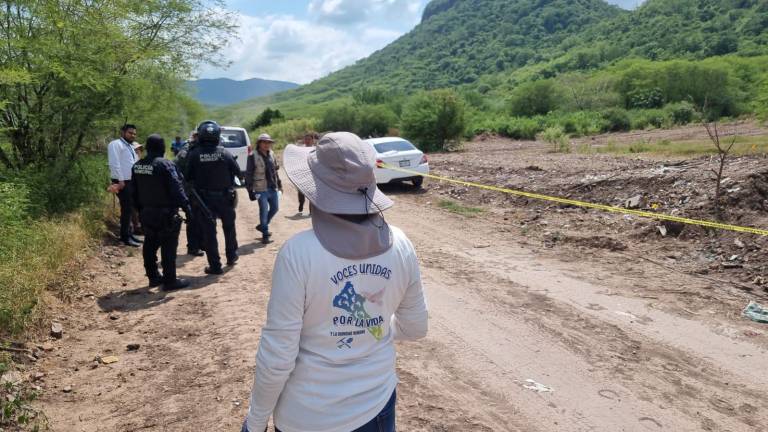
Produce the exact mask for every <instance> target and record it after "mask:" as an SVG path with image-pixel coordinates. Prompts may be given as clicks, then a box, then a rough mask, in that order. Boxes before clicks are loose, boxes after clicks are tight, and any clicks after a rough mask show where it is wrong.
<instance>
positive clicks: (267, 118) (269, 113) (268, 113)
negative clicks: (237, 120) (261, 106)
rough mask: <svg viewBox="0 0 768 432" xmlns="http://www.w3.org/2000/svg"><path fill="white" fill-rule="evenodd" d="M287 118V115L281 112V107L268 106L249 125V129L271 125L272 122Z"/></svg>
mask: <svg viewBox="0 0 768 432" xmlns="http://www.w3.org/2000/svg"><path fill="white" fill-rule="evenodd" d="M280 120H285V116H284V115H283V113H281V112H280V110H279V109H275V110H273V109H272V108H269V107H267V109H265V110H264V111H262V112H261V114H259V115H258V116H257V117H256V119H254V120H253V121H252V122H251V123H250V124H249V125H248V126H247V127H246V129H248V130H249V131H254V130H256V129H259V128H262V127H265V126H269V125H271V124H272V122H275V121H280Z"/></svg>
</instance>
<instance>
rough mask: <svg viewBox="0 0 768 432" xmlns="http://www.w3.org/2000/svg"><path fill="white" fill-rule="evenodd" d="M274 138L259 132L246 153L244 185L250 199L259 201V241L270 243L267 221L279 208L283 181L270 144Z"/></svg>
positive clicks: (270, 234)
mask: <svg viewBox="0 0 768 432" xmlns="http://www.w3.org/2000/svg"><path fill="white" fill-rule="evenodd" d="M274 142H275V140H273V139H272V137H270V136H269V135H268V134H265V133H263V134H261V135H259V138H258V139H257V140H256V149H255V150H254V151H253V152H252V153H251V154H250V155H248V161H247V163H246V173H245V187H246V189H247V190H248V196H249V197H250V199H251V201H258V202H259V225H258V226H257V227H256V229H257V230H258V231H260V232H261V235H262V237H261V242H262V243H265V244H266V243H270V242H271V240H270V238H271V237H272V233H271V232H270V231H269V223H270V222H271V221H272V218H274V217H275V215H276V214H277V211H278V209H279V203H280V195H279V192H282V191H283V183H282V182H281V181H280V174H279V170H280V165H279V164H278V163H277V158H276V157H275V153H274V152H273V151H272V144H274Z"/></svg>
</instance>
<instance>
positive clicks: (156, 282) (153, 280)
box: [149, 274, 163, 288]
mask: <svg viewBox="0 0 768 432" xmlns="http://www.w3.org/2000/svg"><path fill="white" fill-rule="evenodd" d="M162 284H163V277H162V276H160V275H159V274H158V275H155V276H150V277H149V287H150V288H154V287H159V286H160V285H162Z"/></svg>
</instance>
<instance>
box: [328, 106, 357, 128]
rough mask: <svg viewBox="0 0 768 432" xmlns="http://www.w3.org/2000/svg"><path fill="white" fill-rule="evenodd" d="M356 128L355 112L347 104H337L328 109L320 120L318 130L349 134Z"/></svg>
mask: <svg viewBox="0 0 768 432" xmlns="http://www.w3.org/2000/svg"><path fill="white" fill-rule="evenodd" d="M356 127H357V110H356V109H355V108H354V107H353V106H352V105H349V104H339V105H336V106H332V107H330V108H328V109H327V110H325V113H323V117H322V118H321V119H320V129H321V130H323V131H326V132H340V131H347V132H351V131H354V130H355V129H356Z"/></svg>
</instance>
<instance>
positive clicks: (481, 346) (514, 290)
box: [391, 196, 768, 431]
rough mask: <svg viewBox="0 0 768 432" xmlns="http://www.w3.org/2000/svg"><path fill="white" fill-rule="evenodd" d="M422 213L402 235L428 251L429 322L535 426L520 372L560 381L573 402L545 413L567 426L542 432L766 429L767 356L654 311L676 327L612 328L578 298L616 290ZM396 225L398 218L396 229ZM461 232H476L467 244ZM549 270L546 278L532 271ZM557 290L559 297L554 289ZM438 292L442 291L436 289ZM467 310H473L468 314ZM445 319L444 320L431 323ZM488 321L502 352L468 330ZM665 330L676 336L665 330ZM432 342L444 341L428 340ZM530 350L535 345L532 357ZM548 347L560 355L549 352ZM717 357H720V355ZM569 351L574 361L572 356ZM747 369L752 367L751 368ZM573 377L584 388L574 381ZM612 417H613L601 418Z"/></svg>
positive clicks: (537, 404) (645, 321)
mask: <svg viewBox="0 0 768 432" xmlns="http://www.w3.org/2000/svg"><path fill="white" fill-rule="evenodd" d="M400 198H402V199H401V200H400V202H399V204H402V202H403V201H405V202H406V203H409V204H416V203H415V202H414V200H416V201H417V200H418V199H419V198H418V197H416V196H402V197H400ZM394 214H395V215H397V213H396V212H395V213H394ZM419 214H420V216H421V217H420V218H419V219H417V220H414V219H413V218H409V219H408V220H407V223H408V224H409V225H410V226H409V228H410V229H406V231H407V232H408V233H409V235H411V238H412V240H413V241H414V243H415V244H416V246H417V250H418V251H419V252H420V253H421V259H422V260H423V262H424V267H426V270H425V275H426V276H427V278H428V279H430V278H432V279H434V280H431V281H430V282H431V284H430V285H428V286H429V287H430V288H431V289H432V291H430V294H431V295H430V299H431V305H432V306H433V307H432V308H431V310H432V313H433V322H434V321H439V322H444V321H446V320H448V321H449V322H450V320H451V319H454V321H453V322H452V325H451V327H452V330H453V332H454V333H456V334H458V337H459V338H460V339H461V340H463V342H464V346H463V347H459V348H457V349H461V350H464V351H470V352H469V353H468V354H467V357H469V358H471V359H472V360H465V365H464V370H466V371H467V372H468V373H472V372H475V373H479V374H481V375H483V374H484V375H485V376H484V377H483V378H481V379H480V380H479V381H481V382H485V383H488V384H491V385H497V386H499V388H500V391H503V390H504V389H508V390H510V391H512V394H514V397H512V398H511V400H510V403H512V404H513V405H515V406H517V407H519V408H520V409H521V410H522V411H524V412H526V411H527V414H528V416H529V420H528V423H529V424H534V422H535V421H536V420H537V419H540V418H541V413H542V412H543V411H542V410H546V408H547V406H546V405H545V404H543V401H538V400H536V401H531V400H530V399H531V398H530V397H528V396H526V395H525V394H521V392H523V391H524V390H521V389H520V385H519V383H520V381H521V380H523V379H525V375H524V374H523V373H524V371H526V369H528V367H529V366H530V365H532V364H535V365H536V366H537V367H538V368H539V369H540V370H543V371H544V370H548V371H550V379H552V380H554V382H557V381H560V383H561V384H558V385H554V384H553V383H549V384H550V385H553V386H554V387H556V388H558V387H559V389H560V391H557V390H556V392H555V394H554V395H553V398H554V399H556V400H557V399H559V398H560V397H559V395H561V394H563V392H565V393H566V394H567V393H570V394H567V396H566V400H565V401H560V402H558V403H560V404H561V406H558V408H559V409H561V411H560V412H559V413H558V412H555V413H551V412H550V413H549V415H548V416H547V418H549V417H554V418H558V417H560V421H558V422H557V423H558V424H557V425H554V424H552V425H547V427H545V430H732V431H736V430H759V429H756V428H759V425H760V422H761V421H764V420H765V412H766V408H768V407H767V406H766V399H765V385H764V382H763V381H764V375H761V374H760V371H761V370H765V366H766V365H765V361H766V360H765V356H764V355H763V353H764V350H762V349H761V348H760V347H758V346H754V345H751V344H749V343H745V342H740V341H738V340H735V339H733V338H732V339H727V338H724V337H723V336H720V337H717V336H716V335H717V333H714V332H713V331H711V329H708V328H705V327H702V326H700V325H698V323H696V322H692V321H688V320H682V319H679V318H677V317H672V316H669V315H662V314H663V313H662V312H658V311H652V312H653V316H654V317H655V318H656V321H660V322H661V323H662V324H669V322H672V323H674V324H677V325H681V327H679V328H675V327H672V328H669V327H667V328H665V327H664V326H662V325H659V324H657V323H656V321H655V320H653V319H650V318H648V317H639V318H638V317H636V319H635V321H630V320H622V319H614V318H613V317H612V316H610V315H606V314H605V313H604V311H603V310H602V308H603V307H602V306H599V305H597V304H594V303H589V304H588V305H587V306H592V307H595V306H598V307H599V310H597V311H590V310H589V309H588V308H584V307H583V305H580V304H578V302H576V301H575V300H576V299H578V298H579V296H584V297H587V298H588V297H589V296H594V295H595V294H593V291H595V292H597V291H599V290H603V291H609V290H610V288H606V287H595V286H591V285H590V284H588V283H584V282H579V281H576V280H574V279H572V278H570V277H568V276H567V275H566V274H565V273H564V272H562V271H560V270H558V269H557V265H555V264H554V263H546V262H545V261H543V260H539V262H536V260H535V259H534V258H533V257H531V256H530V254H529V256H528V257H527V258H526V257H525V253H521V251H520V249H519V248H516V249H517V250H513V249H515V248H511V247H505V246H506V241H503V240H502V241H499V240H500V238H499V235H498V233H495V235H494V233H490V234H489V232H488V230H487V229H485V228H484V227H482V226H481V224H480V223H478V222H477V221H475V222H474V223H472V221H469V220H467V219H464V220H463V221H464V222H469V223H472V228H471V229H469V230H468V229H467V228H468V227H466V226H462V223H461V221H462V219H460V218H456V217H453V216H448V215H444V214H443V215H440V214H435V213H434V212H432V213H430V212H426V211H424V212H420V213H419ZM397 219H398V217H393V218H391V220H392V221H393V222H394V223H395V224H397V223H398V221H397ZM405 223H406V222H405V221H403V223H401V224H400V225H403V226H405ZM464 233H467V234H471V239H470V236H469V235H466V234H464ZM489 242H490V243H491V244H494V246H495V248H494V249H491V248H485V247H481V248H477V247H475V246H477V245H478V244H481V245H483V244H487V243H489ZM542 265H545V266H546V271H544V270H541V271H536V270H534V269H535V268H537V267H538V268H541V267H542ZM432 275H434V277H431V276H432ZM449 281H454V282H455V283H451V282H449ZM517 282H520V283H517ZM627 282H629V283H631V281H627ZM554 286H557V287H563V288H559V289H552V287H554ZM436 287H439V288H436ZM611 288H615V287H611ZM435 289H439V290H440V292H439V293H436V292H434V290H435ZM474 290H479V291H480V292H481V293H482V294H479V295H478V293H477V292H476V291H474ZM566 294H570V295H566ZM451 296H454V297H455V301H454V302H453V303H446V304H442V305H440V304H438V303H436V302H435V299H438V300H440V301H444V300H445V299H447V298H450V297H451ZM604 297H605V299H607V300H609V301H608V303H616V302H619V303H621V302H632V301H633V300H632V299H627V298H623V297H616V296H613V295H610V296H604ZM635 301H636V300H635ZM504 304H506V305H508V310H507V311H506V312H504V311H501V312H499V317H496V316H493V315H492V314H491V312H490V310H491V309H493V308H494V307H497V308H498V307H499V305H504ZM435 306H436V307H435ZM468 307H471V308H472V311H473V312H474V313H466V312H461V311H462V310H467V308H468ZM598 307H596V309H597V308H598ZM606 310H607V309H606ZM440 311H442V312H443V313H444V315H445V316H444V317H436V316H434V314H437V313H440ZM611 313H612V312H611ZM627 315H630V314H629V313H627ZM489 316H492V318H493V319H492V321H493V322H494V323H503V324H501V325H500V331H496V332H494V331H493V330H492V329H486V330H485V332H487V333H489V334H493V335H494V336H493V337H496V338H497V339H496V343H495V344H494V343H492V342H491V341H481V342H478V341H477V339H478V338H477V337H472V335H473V334H474V333H478V328H481V326H478V325H477V324H476V323H475V324H468V323H472V322H473V321H474V322H476V321H478V320H488V319H489ZM616 316H617V317H618V316H620V315H616ZM457 317H459V318H457ZM661 318H664V319H661ZM665 320H666V321H667V322H665ZM513 321H520V322H523V323H527V324H529V325H530V326H531V328H530V329H526V328H525V326H524V325H517V327H512V328H504V327H505V326H509V325H510V324H509V322H513ZM638 328H639V329H641V330H642V331H638ZM646 329H651V330H650V331H646ZM670 331H671V333H672V334H671V335H669V334H668V333H667V332H670ZM516 332H517V333H522V335H520V334H517V335H516V337H518V338H523V339H526V338H527V340H528V341H529V343H525V344H522V345H519V344H511V345H510V344H509V343H507V342H505V341H503V338H502V337H503V335H505V334H515V333H516ZM687 332H692V333H691V334H692V335H693V336H699V337H700V338H703V340H710V341H711V342H712V347H706V346H703V345H701V344H699V345H696V344H695V343H694V344H690V343H687V342H688V341H686V340H685V335H686V334H687ZM668 336H671V337H668ZM430 337H438V338H439V337H441V336H439V335H436V334H435V332H433V333H432V334H431V336H430ZM676 341H677V342H678V343H675V342H676ZM473 344H474V345H475V346H474V347H473ZM531 344H534V346H539V347H540V348H539V349H537V350H534V349H533V348H531ZM681 345H682V347H681ZM552 346H554V347H559V348H562V350H563V351H565V352H559V351H554V352H553V351H552ZM692 347H693V348H703V349H705V350H706V349H708V351H706V352H705V353H704V355H702V353H699V352H697V350H696V349H693V350H690V349H688V348H692ZM468 348H469V349H468ZM472 348H474V350H473V349H472ZM718 349H719V350H721V351H722V355H720V356H714V355H713V354H714V353H716V352H717V350H718ZM548 350H549V351H548ZM733 350H735V351H737V353H738V354H742V353H750V354H747V355H752V357H751V359H752V360H753V362H752V363H749V362H745V361H741V359H740V358H739V357H738V354H733V353H732V351H733ZM499 351H502V352H505V353H506V357H504V356H500V357H498V358H497V359H496V361H493V362H492V364H490V365H485V366H483V367H487V368H488V369H489V370H487V371H484V370H483V367H480V366H478V365H476V364H474V363H475V362H477V359H478V358H482V357H483V355H482V354H485V355H488V354H489V353H497V352H499ZM729 352H730V353H729ZM534 353H535V354H536V355H534ZM542 353H548V355H542ZM568 354H571V355H575V356H576V358H569V356H568ZM712 357H714V358H712ZM537 358H539V359H540V360H538V361H537V360H536V359H537ZM563 359H567V360H566V361H563ZM755 360H756V361H755ZM561 362H562V363H561ZM558 363H561V365H563V367H562V369H563V370H567V371H568V373H567V375H563V373H562V372H561V371H558V370H557V369H559V367H558ZM734 363H735V366H734ZM473 364H474V366H473ZM750 364H751V365H752V368H745V366H748V365H750ZM503 371H506V372H508V373H510V374H513V375H514V376H515V379H512V380H508V381H507V382H504V380H503V379H502V378H501V377H500V376H499V374H500V373H501V372H503ZM558 372H559V373H558ZM532 373H533V371H530V372H529V374H532ZM574 374H576V375H584V376H585V377H586V378H587V379H585V380H584V381H583V382H579V381H578V380H575V379H574V377H573V375H574ZM761 377H762V378H761ZM593 383H596V384H600V383H603V384H604V385H605V387H606V388H605V389H595V388H592V387H593ZM574 394H575V397H574ZM547 396H549V395H545V396H544V397H547ZM568 397H570V398H571V399H570V400H568V399H567V398H568ZM601 399H602V402H606V400H608V401H610V400H611V399H614V400H615V402H617V404H616V406H606V405H605V403H602V404H601V403H600V402H601ZM563 406H564V408H565V409H562V408H563ZM549 407H550V408H553V407H552V406H549ZM590 407H591V409H592V411H590ZM526 408H527V409H526ZM568 409H570V413H569V412H568ZM606 409H609V410H610V413H611V416H609V417H601V415H602V414H603V410H606ZM585 413H586V414H585ZM659 425H661V426H659ZM648 428H650V429H648ZM654 428H655V429H654ZM662 428H663V429H662Z"/></svg>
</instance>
